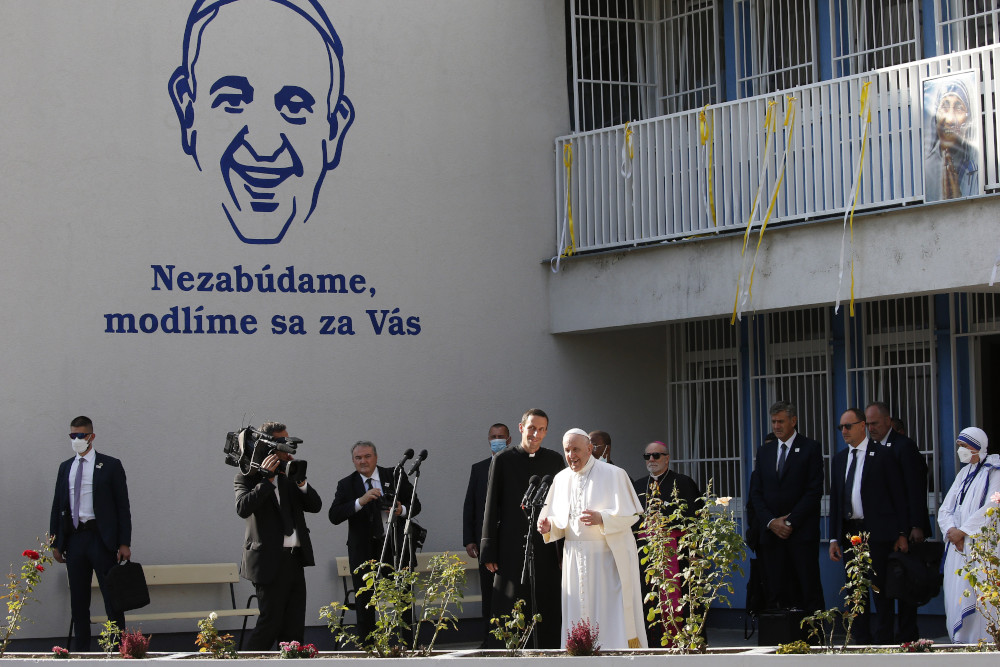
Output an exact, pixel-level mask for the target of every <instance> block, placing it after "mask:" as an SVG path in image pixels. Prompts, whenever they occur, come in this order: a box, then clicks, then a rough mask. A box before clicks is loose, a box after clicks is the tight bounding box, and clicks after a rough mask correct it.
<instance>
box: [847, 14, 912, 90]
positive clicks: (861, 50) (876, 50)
mask: <svg viewBox="0 0 1000 667" xmlns="http://www.w3.org/2000/svg"><path fill="white" fill-rule="evenodd" d="M830 13H831V16H830V19H831V20H830V45H831V48H832V53H831V59H832V62H833V75H834V76H835V77H841V76H849V75H851V74H860V73H862V72H869V71H871V70H874V69H879V68H881V67H891V66H892V65H903V64H906V63H909V62H913V61H915V60H917V59H919V58H920V6H919V3H918V2H917V0H832V2H831V3H830Z"/></svg>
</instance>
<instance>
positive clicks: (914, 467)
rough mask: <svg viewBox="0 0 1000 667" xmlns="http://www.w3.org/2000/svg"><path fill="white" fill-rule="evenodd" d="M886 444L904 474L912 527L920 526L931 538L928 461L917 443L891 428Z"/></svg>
mask: <svg viewBox="0 0 1000 667" xmlns="http://www.w3.org/2000/svg"><path fill="white" fill-rule="evenodd" d="M884 444H885V447H886V449H888V450H889V451H890V452H892V454H893V456H895V457H896V461H897V462H898V463H899V470H900V472H901V473H902V475H903V487H904V488H905V490H906V503H907V510H909V515H910V519H909V521H910V524H909V525H910V528H914V527H916V528H920V529H921V530H923V531H924V536H925V537H928V538H929V537H930V536H931V522H930V519H929V518H928V514H927V461H925V460H924V455H923V454H921V453H920V448H919V447H917V443H915V442H914V441H913V440H911V439H910V438H908V437H906V436H905V435H901V434H899V433H896V432H895V431H893V430H891V429H890V430H889V435H888V436H887V437H886V439H885V443H884Z"/></svg>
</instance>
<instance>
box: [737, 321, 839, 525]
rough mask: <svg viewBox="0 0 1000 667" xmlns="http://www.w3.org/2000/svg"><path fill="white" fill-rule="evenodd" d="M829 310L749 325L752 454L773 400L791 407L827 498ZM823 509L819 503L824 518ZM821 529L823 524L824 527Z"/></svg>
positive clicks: (830, 448) (760, 439) (767, 428)
mask: <svg viewBox="0 0 1000 667" xmlns="http://www.w3.org/2000/svg"><path fill="white" fill-rule="evenodd" d="M829 313H830V309H829V308H808V309H804V310H790V311H782V312H777V313H768V314H765V315H759V316H756V317H754V318H752V319H751V320H750V341H751V353H750V355H751V356H750V385H751V386H750V391H751V429H752V440H753V445H754V447H753V452H754V456H756V452H757V448H758V447H759V446H760V444H761V443H762V442H763V439H764V435H765V434H766V433H769V432H770V431H771V422H770V414H769V410H770V407H771V405H773V404H774V403H775V402H776V401H787V402H789V403H791V404H792V405H794V406H795V411H796V413H797V416H798V425H797V430H798V432H799V433H801V434H802V435H804V436H807V437H809V438H812V439H813V440H816V441H818V442H819V443H820V445H821V446H822V448H823V470H824V473H823V480H824V482H823V484H824V496H826V495H828V494H829V489H828V488H826V487H827V486H828V485H829V480H830V458H831V456H832V455H833V452H834V451H835V447H834V445H835V444H836V443H835V441H834V440H833V438H832V433H833V425H832V424H833V421H832V420H833V419H835V418H836V417H837V416H839V415H832V414H831V405H832V402H831V400H830V393H831V391H832V376H831V358H830V316H829ZM826 514H827V512H826V504H825V502H824V510H823V515H824V516H825V515H826ZM823 530H824V531H825V530H826V523H825V522H824V524H823Z"/></svg>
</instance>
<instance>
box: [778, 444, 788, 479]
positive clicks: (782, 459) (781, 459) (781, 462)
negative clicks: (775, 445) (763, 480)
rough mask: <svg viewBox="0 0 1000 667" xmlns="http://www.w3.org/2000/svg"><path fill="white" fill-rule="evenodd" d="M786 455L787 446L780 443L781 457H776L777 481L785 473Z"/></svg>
mask: <svg viewBox="0 0 1000 667" xmlns="http://www.w3.org/2000/svg"><path fill="white" fill-rule="evenodd" d="M786 454H788V444H787V443H784V442H783V443H781V455H780V456H778V479H781V476H782V475H783V474H784V472H785V455H786Z"/></svg>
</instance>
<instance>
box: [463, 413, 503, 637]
mask: <svg viewBox="0 0 1000 667" xmlns="http://www.w3.org/2000/svg"><path fill="white" fill-rule="evenodd" d="M487 440H488V441H489V443H490V450H491V451H492V452H493V454H492V455H491V456H489V457H488V458H485V459H483V460H482V461H479V462H478V463H473V464H472V472H471V473H470V475H469V488H468V489H467V490H466V492H465V507H464V509H463V511H462V541H463V542H464V543H465V552H466V553H467V554H469V556H470V557H471V558H479V541H480V540H481V539H482V538H483V513H484V512H485V511H486V486H487V484H488V483H489V479H490V464H491V463H492V462H493V457H494V456H496V455H497V454H499V453H500V452H502V451H503V450H504V449H506V448H507V445H509V444H510V429H509V428H507V425H506V424H500V423H496V424H494V425H493V426H490V430H489V433H488V435H487ZM479 590H480V591H481V592H482V608H483V644H482V646H481V647H480V648H486V642H487V640H488V639H489V636H490V635H489V632H490V623H489V619H490V610H491V609H492V608H493V573H492V572H490V571H489V570H487V569H486V567H485V566H484V565H483V564H482V563H480V564H479Z"/></svg>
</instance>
